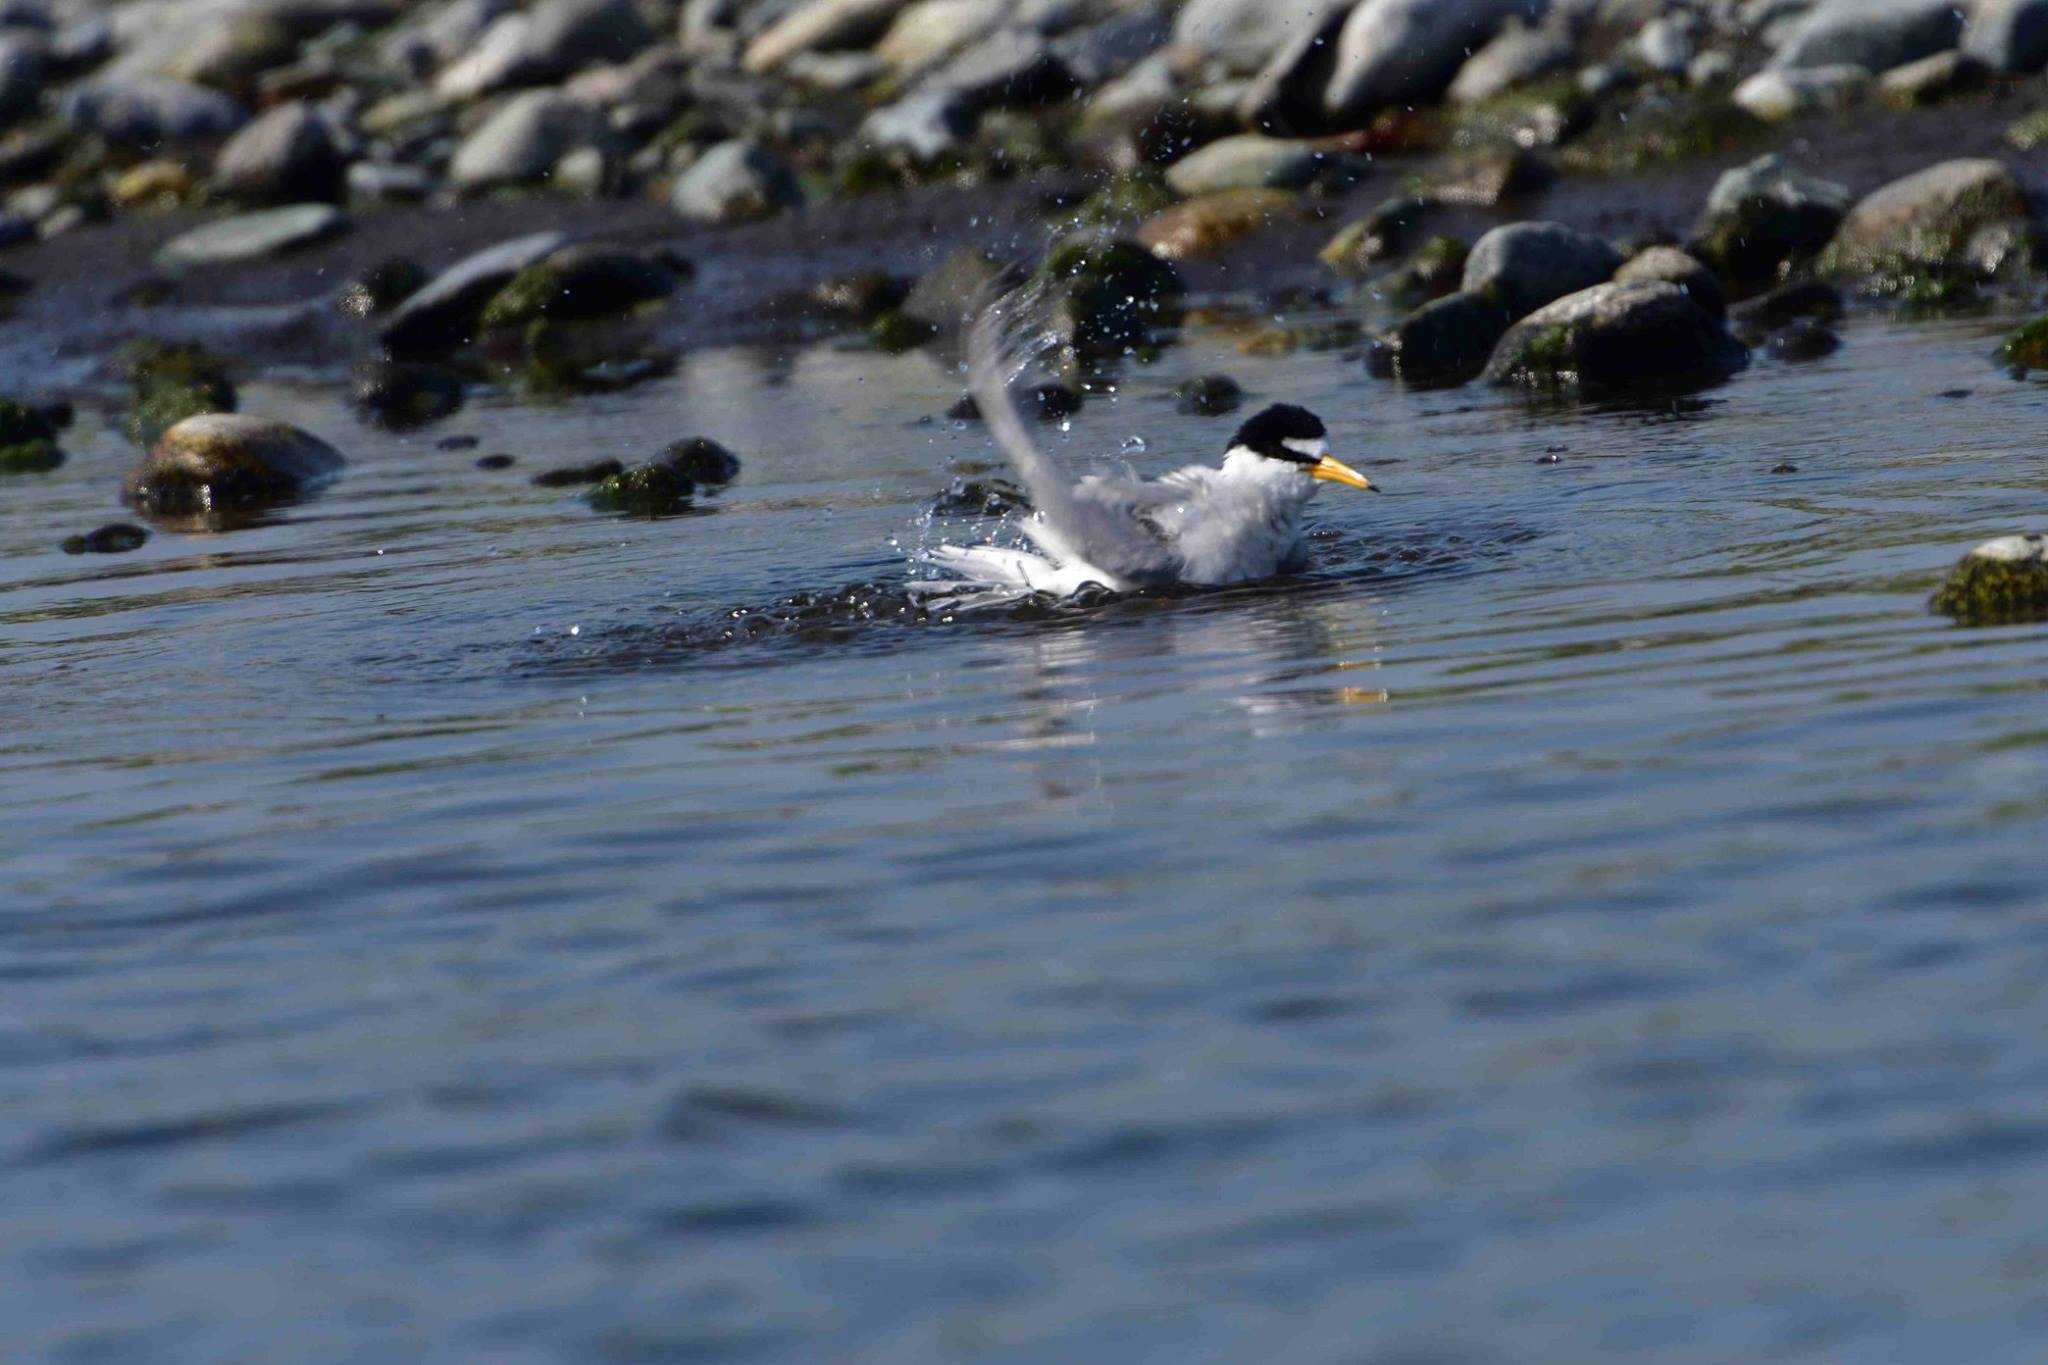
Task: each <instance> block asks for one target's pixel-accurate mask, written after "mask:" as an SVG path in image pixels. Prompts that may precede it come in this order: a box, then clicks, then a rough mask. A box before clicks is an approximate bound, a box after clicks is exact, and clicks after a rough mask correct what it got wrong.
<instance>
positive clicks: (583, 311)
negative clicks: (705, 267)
mask: <svg viewBox="0 0 2048 1365" xmlns="http://www.w3.org/2000/svg"><path fill="white" fill-rule="evenodd" d="M677 283H678V281H677V279H676V276H675V275H674V274H673V273H672V272H670V271H669V270H668V269H666V268H665V267H663V266H661V265H659V264H656V263H655V262H653V261H649V260H645V259H642V258H641V257H639V256H635V255H632V254H631V253H628V252H623V251H607V250H604V249H603V248H599V247H566V248H564V249H563V250H561V251H558V252H556V253H555V254H554V255H552V256H549V257H548V258H547V259H546V260H544V261H540V262H537V263H536V264H533V265H530V266H528V267H526V269H524V270H522V271H520V272H519V273H518V274H517V275H514V276H513V277H512V279H511V281H510V282H509V283H508V284H506V286H505V287H504V288H503V289H500V290H499V291H498V292H497V293H496V294H494V295H492V297H491V301H490V302H489V303H487V304H485V305H484V311H483V316H482V317H481V318H480V319H479V321H480V323H481V325H482V326H484V327H486V328H491V327H524V326H525V325H527V324H528V323H530V322H533V321H535V320H536V319H539V318H556V319H573V318H599V317H606V316H610V315H612V314H616V313H623V312H627V311H629V310H631V309H633V308H637V307H639V306H640V305H641V304H645V303H653V302H655V301H657V300H659V299H663V298H666V297H667V296H668V295H670V294H672V293H674V292H675V289H676V285H677Z"/></svg>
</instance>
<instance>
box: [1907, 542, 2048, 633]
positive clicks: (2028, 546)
mask: <svg viewBox="0 0 2048 1365" xmlns="http://www.w3.org/2000/svg"><path fill="white" fill-rule="evenodd" d="M1928 605H1929V606H1930V607H1931V608H1933V609H1934V610H1935V611H1936V612H1938V613H1940V614H1941V615H1943V616H1949V617H1953V618H1954V619H1955V621H1956V623H1957V624H1959V625H1965V626H2003V625H2022V624H2028V623H2031V622H2036V621H2048V535H2043V534H2038V533H2037V534H2034V535H2016V536H2000V537H1999V538H1998V539H1996V540H1987V541H1985V542H1984V543H1983V544H1982V545H1979V546H1978V547H1977V548H1976V549H1974V550H1972V551H1970V553H1968V554H1967V555H1964V556H1963V558H1962V559H1961V561H1960V562H1958V563H1957V564H1956V566H1955V568H1953V569H1951V570H1949V575H1948V578H1947V579H1946V580H1945V581H1944V582H1943V583H1942V585H1941V586H1940V587H1939V588H1937V589H1936V590H1935V593H1934V596H1933V597H1932V598H1930V599H1929V600H1928Z"/></svg>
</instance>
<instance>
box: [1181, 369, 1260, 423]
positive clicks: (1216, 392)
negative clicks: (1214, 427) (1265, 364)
mask: <svg viewBox="0 0 2048 1365" xmlns="http://www.w3.org/2000/svg"><path fill="white" fill-rule="evenodd" d="M1173 399H1174V407H1176V408H1177V409H1179V410H1180V411H1182V412H1184V413H1187V414H1189V415H1190V416H1193V417H1221V416H1222V415H1223V414H1224V413H1226V412H1235V411H1237V409H1238V406H1239V405H1240V404H1242V403H1243V402H1244V389H1243V387H1242V386H1241V385H1239V383H1238V382H1237V381H1236V380H1235V379H1232V378H1231V377H1230V376H1229V375H1227V374H1205V375H1203V376H1202V377H1201V378H1199V379H1190V380H1188V381H1187V382H1186V383H1184V384H1182V385H1180V387H1178V388H1176V389H1175V390H1174V391H1173Z"/></svg>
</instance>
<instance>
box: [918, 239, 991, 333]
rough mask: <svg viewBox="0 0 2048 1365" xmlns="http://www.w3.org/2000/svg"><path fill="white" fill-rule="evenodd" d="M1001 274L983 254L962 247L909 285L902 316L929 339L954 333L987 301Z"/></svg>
mask: <svg viewBox="0 0 2048 1365" xmlns="http://www.w3.org/2000/svg"><path fill="white" fill-rule="evenodd" d="M1003 275H1004V272H1003V269H1002V267H1000V266H998V265H997V264H996V263H995V262H994V261H992V260H990V259H989V257H988V256H987V254H986V253H984V252H981V251H978V250H974V249H971V248H967V247H962V248H961V249H959V250H957V251H954V252H952V253H950V254H949V255H948V256H947V257H946V258H945V259H944V260H942V261H940V262H939V263H938V264H937V265H935V266H933V267H932V268H931V269H930V270H928V271H926V272H925V273H924V275H923V276H922V277H920V278H919V280H918V281H917V283H916V284H914V285H912V286H911V289H910V293H909V294H908V295H907V296H906V297H905V298H904V300H903V307H902V310H901V311H902V314H903V316H904V317H906V318H908V319H910V320H911V321H912V322H916V323H920V324H922V325H923V326H924V327H926V328H927V329H929V330H928V332H927V335H928V336H929V335H932V334H936V333H940V332H951V331H955V330H957V329H958V328H959V327H961V325H962V324H963V323H965V322H966V321H967V320H968V319H969V318H970V317H971V316H972V315H973V314H974V312H975V310H976V309H978V308H979V307H981V306H982V304H983V303H985V302H986V301H987V299H988V298H989V296H990V295H991V294H992V293H993V291H994V290H995V289H996V287H997V284H998V281H1000V280H1001V279H1002V278H1003Z"/></svg>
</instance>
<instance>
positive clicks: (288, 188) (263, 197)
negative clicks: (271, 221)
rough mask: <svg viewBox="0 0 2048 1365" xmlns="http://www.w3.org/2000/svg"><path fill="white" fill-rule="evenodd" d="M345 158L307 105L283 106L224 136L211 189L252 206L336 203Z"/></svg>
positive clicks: (325, 124)
mask: <svg viewBox="0 0 2048 1365" xmlns="http://www.w3.org/2000/svg"><path fill="white" fill-rule="evenodd" d="M347 171H348V166H347V159H346V158H345V157H343V156H342V154H341V149H340V148H339V147H338V146H337V145H336V143H335V140H334V133H333V129H332V128H331V127H330V126H329V124H328V121H327V119H326V118H324V117H323V116H322V115H321V114H319V113H318V112H317V111H315V110H314V109H313V108H312V107H311V106H310V105H307V104H304V103H299V102H294V103H291V104H281V105H279V106H278V107H277V108H275V109H272V110H270V111H269V112H268V113H266V114H264V115H263V116H262V117H261V118H258V119H257V120H256V121H255V122H254V123H251V124H250V125H249V126H248V127H246V128H244V129H242V130H241V131H240V132H239V133H236V134H235V135H234V136H233V137H232V138H229V139H228V142H227V145H226V146H224V147H222V148H221V149H220V155H219V157H218V158H216V159H215V161H214V166H213V184H214V188H215V189H217V190H219V191H220V192H221V193H222V194H225V195H227V196H229V197H230V198H233V199H238V200H242V201H245V202H248V203H255V204H305V203H323V202H333V201H337V200H339V199H340V198H341V197H342V191H343V188H344V184H345V179H346V176H347Z"/></svg>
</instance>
